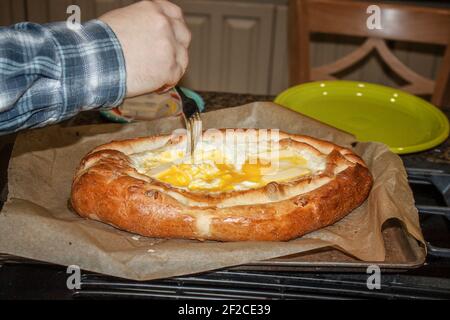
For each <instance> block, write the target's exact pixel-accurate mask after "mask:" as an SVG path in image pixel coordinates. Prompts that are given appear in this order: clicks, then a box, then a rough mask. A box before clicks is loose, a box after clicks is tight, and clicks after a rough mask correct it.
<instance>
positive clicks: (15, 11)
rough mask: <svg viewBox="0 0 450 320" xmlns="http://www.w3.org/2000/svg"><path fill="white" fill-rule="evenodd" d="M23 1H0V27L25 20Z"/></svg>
mask: <svg viewBox="0 0 450 320" xmlns="http://www.w3.org/2000/svg"><path fill="white" fill-rule="evenodd" d="M25 17H26V10H25V0H0V26H7V25H10V24H13V23H16V22H20V21H23V20H25Z"/></svg>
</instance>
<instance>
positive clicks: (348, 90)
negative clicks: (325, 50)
mask: <svg viewBox="0 0 450 320" xmlns="http://www.w3.org/2000/svg"><path fill="white" fill-rule="evenodd" d="M275 102H276V103H278V104H280V105H282V106H285V107H287V108H289V109H292V110H294V111H297V112H300V113H302V114H305V115H307V116H310V117H312V118H315V119H317V120H320V121H322V122H324V123H326V124H329V125H331V126H334V127H336V128H339V129H341V130H344V131H347V132H349V133H352V134H353V135H355V136H356V138H357V139H358V140H359V141H378V142H383V143H385V144H387V145H388V146H389V148H390V149H391V150H392V151H393V152H395V153H399V154H404V153H411V152H418V151H423V150H426V149H430V148H433V147H435V146H437V145H438V144H440V143H441V142H443V141H444V140H445V139H447V137H448V134H449V122H448V119H447V117H446V115H445V114H444V113H442V112H441V111H440V110H439V109H438V108H436V107H435V106H433V105H432V104H430V103H428V102H426V101H425V100H423V99H420V98H418V97H416V96H413V95H410V94H408V93H405V92H403V91H401V90H398V89H394V88H389V87H385V86H381V85H376V84H371V83H365V82H354V81H319V82H310V83H306V84H302V85H298V86H295V87H292V88H289V89H287V90H285V91H283V92H282V93H281V94H279V95H278V96H277V97H276V99H275Z"/></svg>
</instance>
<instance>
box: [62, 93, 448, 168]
mask: <svg viewBox="0 0 450 320" xmlns="http://www.w3.org/2000/svg"><path fill="white" fill-rule="evenodd" d="M199 94H200V95H201V96H202V97H203V99H204V100H205V105H206V110H205V111H206V112H208V111H214V110H218V109H223V108H229V107H234V106H240V105H243V104H246V103H250V102H255V101H273V99H274V96H264V95H252V94H238V93H224V92H199ZM444 113H445V114H446V115H447V117H450V109H447V110H444ZM107 122H108V121H107V120H105V119H103V118H102V117H101V116H100V114H99V113H98V112H96V111H88V112H83V113H81V114H79V115H77V116H76V117H75V118H73V119H70V120H68V121H66V122H64V123H63V125H64V126H72V125H83V124H96V123H107ZM401 158H402V159H403V161H404V163H405V166H407V167H419V168H427V169H439V170H444V171H446V172H450V139H447V140H446V141H445V142H444V143H442V144H441V145H439V146H437V147H435V148H434V149H431V150H427V151H424V152H418V153H413V154H408V155H402V156H401Z"/></svg>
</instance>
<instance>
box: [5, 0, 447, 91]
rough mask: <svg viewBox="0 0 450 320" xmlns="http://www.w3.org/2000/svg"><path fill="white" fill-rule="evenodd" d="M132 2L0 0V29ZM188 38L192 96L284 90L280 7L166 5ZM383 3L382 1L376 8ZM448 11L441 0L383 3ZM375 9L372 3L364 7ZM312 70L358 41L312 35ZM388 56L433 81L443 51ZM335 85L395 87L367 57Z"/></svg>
mask: <svg viewBox="0 0 450 320" xmlns="http://www.w3.org/2000/svg"><path fill="white" fill-rule="evenodd" d="M133 2H135V1H133V0H0V25H9V24H12V23H15V22H19V21H24V20H27V21H33V22H39V23H45V22H52V21H61V20H66V19H67V17H68V16H69V15H68V14H67V13H66V9H67V7H68V6H69V5H70V4H77V5H79V6H80V8H81V15H82V20H83V21H85V20H89V19H93V18H95V17H98V16H100V15H101V14H103V13H104V12H107V11H109V10H112V9H114V8H118V7H121V6H126V5H128V4H130V3H133ZM173 2H174V3H176V4H178V5H179V6H180V7H181V8H182V9H183V11H184V13H185V17H186V20H187V23H188V25H189V27H190V29H191V31H192V34H193V40H192V45H191V48H190V65H189V69H188V72H187V74H186V75H185V77H184V79H183V81H182V84H183V85H184V86H186V87H189V88H191V89H194V90H199V91H220V92H234V93H251V94H263V95H276V94H277V93H279V92H281V91H282V90H284V89H286V88H287V87H289V71H288V70H289V62H288V60H289V59H288V0H223V1H222V0H174V1H173ZM384 2H386V1H384ZM391 2H396V3H399V2H400V3H406V4H414V5H418V6H434V7H447V8H449V7H450V2H449V1H391ZM368 3H370V4H376V3H377V1H369V2H368ZM312 40H313V45H312V47H311V51H312V52H311V63H312V66H319V65H323V64H326V63H328V62H332V61H335V60H336V59H337V58H339V57H342V56H344V55H346V54H348V53H349V52H351V51H353V50H355V49H356V48H357V47H358V46H360V45H361V43H362V41H363V40H364V39H358V38H355V39H354V38H348V37H343V36H336V35H323V34H321V35H313V38H312ZM388 43H389V46H390V48H392V50H393V52H394V53H395V55H397V56H398V57H399V58H400V60H401V61H403V62H404V63H405V64H406V65H407V66H409V67H410V68H412V69H413V70H414V71H416V72H417V73H419V74H420V75H423V76H425V77H427V78H430V79H435V78H436V74H437V71H438V68H439V66H440V63H441V60H442V56H443V53H444V48H443V47H440V46H434V45H426V44H412V43H397V42H393V41H389V42H388ZM339 78H341V79H348V80H364V81H368V82H375V83H380V84H384V85H388V86H394V87H395V86H398V85H401V84H403V83H402V80H400V79H399V78H398V77H396V76H395V75H393V73H392V72H391V71H390V70H389V68H388V67H386V66H385V65H384V63H383V62H382V60H381V59H379V57H378V56H377V54H376V53H375V52H373V53H372V54H371V55H369V56H368V57H367V58H366V59H364V60H363V61H362V62H361V63H359V64H358V65H357V66H355V67H354V68H350V69H349V70H347V71H346V72H345V73H343V74H339Z"/></svg>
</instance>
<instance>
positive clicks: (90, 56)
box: [0, 20, 126, 134]
mask: <svg viewBox="0 0 450 320" xmlns="http://www.w3.org/2000/svg"><path fill="white" fill-rule="evenodd" d="M125 93H126V70H125V61H124V57H123V53H122V49H121V47H120V43H119V41H118V40H117V38H116V36H115V34H114V33H113V31H112V30H111V29H110V28H109V27H108V26H107V25H106V24H105V23H103V22H101V21H99V20H93V21H89V22H87V23H85V24H83V25H82V26H81V28H79V29H78V30H73V29H69V28H68V27H67V26H66V23H55V24H47V25H39V24H35V23H29V22H24V23H19V24H16V25H13V26H10V27H0V134H6V133H11V132H14V131H18V130H21V129H25V128H35V127H41V126H44V125H48V124H51V123H55V122H59V121H62V120H64V119H67V118H69V117H72V116H74V115H75V114H77V113H78V112H80V111H82V110H90V109H94V108H108V107H114V106H117V105H119V104H120V103H121V102H122V100H123V98H124V96H125Z"/></svg>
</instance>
